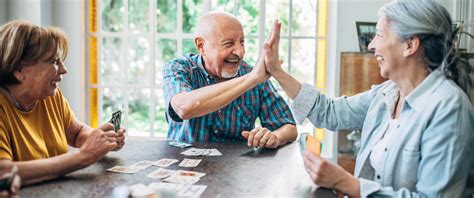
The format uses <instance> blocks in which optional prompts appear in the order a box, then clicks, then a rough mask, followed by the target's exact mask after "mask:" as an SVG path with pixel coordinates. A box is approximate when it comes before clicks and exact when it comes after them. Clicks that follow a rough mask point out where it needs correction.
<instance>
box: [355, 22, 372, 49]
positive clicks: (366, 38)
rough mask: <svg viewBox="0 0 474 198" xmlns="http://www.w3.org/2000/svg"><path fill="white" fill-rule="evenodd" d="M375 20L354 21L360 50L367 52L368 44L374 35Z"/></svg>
mask: <svg viewBox="0 0 474 198" xmlns="http://www.w3.org/2000/svg"><path fill="white" fill-rule="evenodd" d="M376 25H377V23H376V22H360V21H356V28H357V38H358V40H359V49H360V51H361V52H369V48H368V45H369V43H370V41H372V39H373V38H374V36H375V31H376V30H375V26H376Z"/></svg>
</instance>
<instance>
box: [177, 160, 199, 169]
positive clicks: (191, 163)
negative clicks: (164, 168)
mask: <svg viewBox="0 0 474 198" xmlns="http://www.w3.org/2000/svg"><path fill="white" fill-rule="evenodd" d="M199 163H201V159H188V158H184V159H183V161H181V163H179V165H178V166H181V167H196V166H198V165H199Z"/></svg>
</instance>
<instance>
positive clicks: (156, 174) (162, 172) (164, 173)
mask: <svg viewBox="0 0 474 198" xmlns="http://www.w3.org/2000/svg"><path fill="white" fill-rule="evenodd" d="M175 173H176V171H174V170H168V169H164V168H159V169H158V170H156V171H153V172H152V173H150V174H148V175H147V176H146V177H148V178H153V179H163V178H167V177H169V176H171V175H174V174H175Z"/></svg>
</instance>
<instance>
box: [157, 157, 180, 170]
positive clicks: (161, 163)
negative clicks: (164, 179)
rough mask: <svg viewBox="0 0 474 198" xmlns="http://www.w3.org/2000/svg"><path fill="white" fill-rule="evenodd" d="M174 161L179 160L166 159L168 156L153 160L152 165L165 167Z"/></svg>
mask: <svg viewBox="0 0 474 198" xmlns="http://www.w3.org/2000/svg"><path fill="white" fill-rule="evenodd" d="M176 162H179V160H177V159H168V158H163V159H160V160H158V161H156V162H153V163H152V164H153V166H159V167H163V168H166V167H168V166H170V165H171V164H174V163H176Z"/></svg>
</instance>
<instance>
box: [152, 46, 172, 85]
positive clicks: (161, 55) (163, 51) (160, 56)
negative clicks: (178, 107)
mask: <svg viewBox="0 0 474 198" xmlns="http://www.w3.org/2000/svg"><path fill="white" fill-rule="evenodd" d="M175 54H176V40H172V39H159V40H158V41H157V42H156V67H155V72H156V73H155V84H156V85H157V87H160V88H161V87H162V85H163V75H162V73H161V72H162V70H163V67H164V66H165V64H166V62H168V61H170V60H172V59H173V58H175V56H176V55H175Z"/></svg>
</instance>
